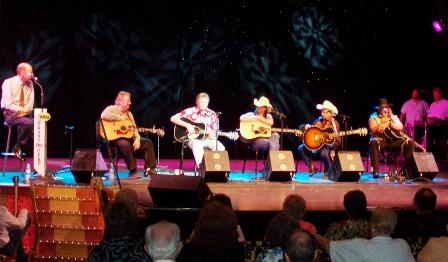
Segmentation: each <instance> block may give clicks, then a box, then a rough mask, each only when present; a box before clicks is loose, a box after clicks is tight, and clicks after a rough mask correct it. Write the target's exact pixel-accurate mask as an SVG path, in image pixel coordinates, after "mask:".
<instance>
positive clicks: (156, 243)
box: [145, 221, 182, 262]
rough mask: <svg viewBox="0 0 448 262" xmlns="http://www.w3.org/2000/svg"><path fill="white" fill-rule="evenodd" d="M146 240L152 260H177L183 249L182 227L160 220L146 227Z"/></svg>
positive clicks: (169, 261)
mask: <svg viewBox="0 0 448 262" xmlns="http://www.w3.org/2000/svg"><path fill="white" fill-rule="evenodd" d="M145 242H146V245H145V249H146V251H147V252H148V254H149V256H150V257H151V259H152V261H154V262H157V261H160V262H162V261H164V262H172V261H176V257H177V255H178V254H179V252H180V250H181V249H182V240H181V236H180V228H179V226H178V225H176V224H174V223H170V222H166V221H160V222H158V223H155V224H153V225H150V226H148V228H146V233H145Z"/></svg>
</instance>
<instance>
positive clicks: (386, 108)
mask: <svg viewBox="0 0 448 262" xmlns="http://www.w3.org/2000/svg"><path fill="white" fill-rule="evenodd" d="M391 106H392V104H389V103H388V102H387V99H386V98H381V99H380V100H379V104H378V106H376V107H375V108H376V109H377V110H378V112H374V113H372V114H371V115H370V118H369V129H370V132H371V137H370V144H369V147H370V160H371V162H372V168H373V171H372V175H373V178H378V177H379V169H378V162H379V158H380V150H384V149H397V150H400V151H401V150H402V151H403V153H404V157H405V163H404V166H403V168H406V167H407V164H408V163H409V161H410V159H411V157H412V153H414V148H415V144H414V141H412V139H410V138H409V137H407V136H406V135H404V133H403V132H402V130H403V124H402V123H401V121H400V119H399V118H398V116H396V115H394V114H393V113H392V109H391Z"/></svg>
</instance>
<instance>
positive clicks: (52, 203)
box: [32, 185, 104, 261]
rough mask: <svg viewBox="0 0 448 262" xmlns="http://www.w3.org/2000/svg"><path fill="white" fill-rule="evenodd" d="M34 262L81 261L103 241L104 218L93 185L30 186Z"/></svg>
mask: <svg viewBox="0 0 448 262" xmlns="http://www.w3.org/2000/svg"><path fill="white" fill-rule="evenodd" d="M32 194H33V202H34V207H35V210H34V213H35V226H36V239H37V241H36V246H35V259H36V260H42V261H58V260H78V261H80V260H84V259H85V258H87V256H88V254H89V252H90V250H91V249H92V248H93V247H94V246H95V245H96V244H97V243H98V242H100V241H101V240H102V239H103V234H104V218H103V213H102V209H101V206H100V199H99V196H98V194H97V191H96V190H95V188H94V187H93V186H61V185H33V186H32Z"/></svg>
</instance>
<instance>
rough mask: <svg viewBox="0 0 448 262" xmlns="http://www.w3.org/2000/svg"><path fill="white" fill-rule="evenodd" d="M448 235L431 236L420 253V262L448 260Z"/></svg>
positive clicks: (418, 259)
mask: <svg viewBox="0 0 448 262" xmlns="http://www.w3.org/2000/svg"><path fill="white" fill-rule="evenodd" d="M447 247H448V237H431V238H430V239H429V241H428V242H427V243H426V245H425V246H424V247H423V249H422V250H421V251H420V252H419V253H418V256H417V261H418V262H438V261H448V248H447Z"/></svg>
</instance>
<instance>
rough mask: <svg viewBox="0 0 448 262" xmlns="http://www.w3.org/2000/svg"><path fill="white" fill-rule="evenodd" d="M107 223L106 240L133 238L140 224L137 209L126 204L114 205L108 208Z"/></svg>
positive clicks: (106, 213) (106, 212)
mask: <svg viewBox="0 0 448 262" xmlns="http://www.w3.org/2000/svg"><path fill="white" fill-rule="evenodd" d="M105 222H106V232H105V238H123V237H129V236H133V235H134V233H135V231H136V228H137V222H138V219H137V214H136V210H135V207H134V206H131V205H129V204H127V203H124V202H118V203H113V204H112V205H110V206H108V207H107V208H106V211H105Z"/></svg>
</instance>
